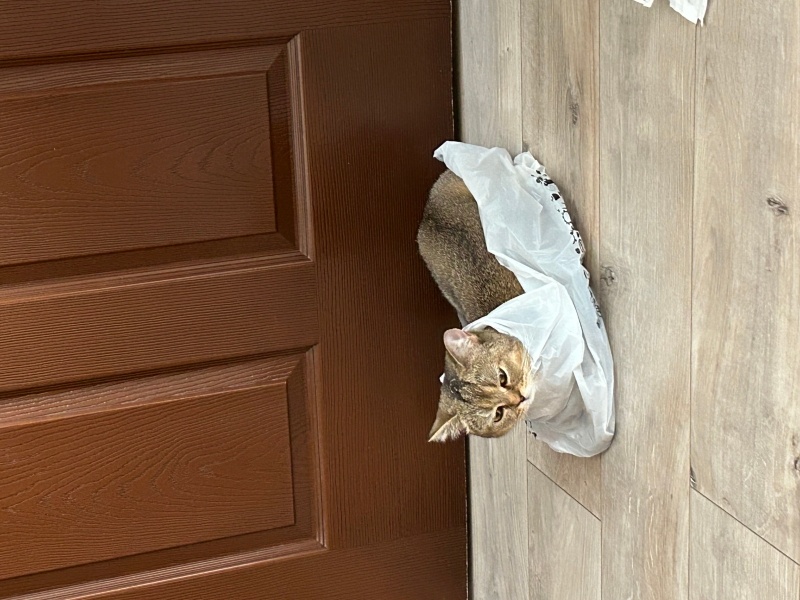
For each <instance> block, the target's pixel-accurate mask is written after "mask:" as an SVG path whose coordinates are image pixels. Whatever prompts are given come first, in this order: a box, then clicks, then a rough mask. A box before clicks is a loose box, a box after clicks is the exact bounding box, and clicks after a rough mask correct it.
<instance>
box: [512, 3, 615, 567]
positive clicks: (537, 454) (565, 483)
mask: <svg viewBox="0 0 800 600" xmlns="http://www.w3.org/2000/svg"><path fill="white" fill-rule="evenodd" d="M599 19H600V3H599V2H583V1H582V0H562V1H561V2H550V1H548V0H534V1H532V2H523V3H522V44H521V47H522V50H521V51H522V90H523V94H522V99H523V100H522V139H523V144H524V146H525V147H526V148H527V149H528V150H530V151H531V153H532V154H533V155H534V156H535V157H536V158H537V159H538V160H539V161H541V162H542V164H543V165H545V167H546V168H547V172H548V174H549V175H550V177H552V178H553V180H554V181H555V182H556V184H557V185H558V186H559V189H560V190H561V191H562V193H563V195H564V199H565V202H566V203H567V206H568V208H569V211H570V216H571V217H572V220H573V222H574V223H576V225H577V227H578V229H579V231H580V232H581V235H582V237H583V240H584V244H585V246H586V250H587V255H586V267H587V269H588V270H589V272H590V274H591V276H592V285H593V287H594V288H595V289H596V288H597V286H598V285H599V284H600V279H599V276H600V270H599V266H598V265H599V263H598V260H599V252H598V245H599V240H600V232H599V210H600V195H599V192H600V189H599V181H600V177H599V172H598V169H599V164H598V162H599V157H598V140H599V131H598V129H599V114H600V106H599V98H598V90H599V85H598V78H599V72H600V70H599V40H600V34H599V29H598V28H599ZM528 458H529V459H530V460H531V462H533V464H535V465H536V466H537V467H538V468H539V469H541V470H542V471H543V472H544V473H546V474H547V475H548V476H549V477H550V478H551V479H553V480H554V481H556V482H557V483H558V485H560V486H561V487H562V488H563V489H564V490H566V491H567V492H568V493H569V494H570V495H571V496H572V497H573V498H575V499H576V500H578V502H580V503H581V504H583V505H584V506H585V507H586V508H588V509H589V510H590V511H591V512H592V513H593V514H594V515H595V516H599V515H600V509H601V505H602V493H601V492H602V486H601V477H600V460H601V459H600V457H599V456H598V457H595V458H592V459H588V460H587V459H585V458H576V457H574V456H570V455H568V454H561V453H558V452H553V451H552V450H550V449H549V447H548V446H547V445H546V444H543V443H541V442H537V441H536V440H535V439H534V438H533V437H530V438H529V440H528ZM554 567H555V565H554Z"/></svg>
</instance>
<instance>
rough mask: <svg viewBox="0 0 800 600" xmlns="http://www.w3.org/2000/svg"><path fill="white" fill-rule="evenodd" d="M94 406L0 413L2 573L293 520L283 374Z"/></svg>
mask: <svg viewBox="0 0 800 600" xmlns="http://www.w3.org/2000/svg"><path fill="white" fill-rule="evenodd" d="M95 409H96V410H95V412H93V413H87V412H86V411H80V413H79V414H72V413H71V411H66V413H62V414H61V415H60V416H59V417H58V418H51V419H50V420H47V421H43V422H42V421H40V422H38V423H33V424H31V423H29V424H27V425H22V424H20V423H19V422H17V421H15V420H4V421H3V422H0V472H2V477H0V530H2V532H3V543H2V545H1V546H0V579H7V578H9V577H15V576H19V575H24V574H26V573H32V572H36V571H45V570H48V569H54V568H61V567H65V566H71V565H74V564H80V563H87V562H94V561H98V560H103V559H107V558H113V557H117V556H124V555H130V554H136V553H138V552H146V551H152V550H157V549H160V548H165V547H169V546H178V545H184V544H191V543H196V542H199V541H205V540H209V539H215V538H220V537H229V536H233V535H240V534H243V533H249V532H251V531H259V530H263V529H271V528H275V527H280V526H286V525H290V524H292V523H293V521H294V511H293V497H292V474H291V465H290V461H289V451H290V448H289V428H288V412H287V402H286V392H285V385H281V384H273V385H271V386H261V387H255V388H252V389H249V390H244V391H239V392H231V393H221V394H211V395H206V396H198V397H195V398H184V399H182V400H172V401H166V402H165V401H163V400H162V399H161V398H159V397H158V396H157V395H156V396H151V397H150V398H148V399H147V400H146V401H143V400H141V399H140V400H139V401H138V402H137V404H136V406H132V407H126V408H121V407H116V408H113V409H107V408H103V407H101V406H97V407H95ZM19 556H24V557H25V559H24V561H22V560H18V557H19Z"/></svg>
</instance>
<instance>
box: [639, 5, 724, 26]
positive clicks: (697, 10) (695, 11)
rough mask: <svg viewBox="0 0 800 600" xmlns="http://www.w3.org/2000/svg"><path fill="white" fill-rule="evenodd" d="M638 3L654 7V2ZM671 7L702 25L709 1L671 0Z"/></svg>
mask: <svg viewBox="0 0 800 600" xmlns="http://www.w3.org/2000/svg"><path fill="white" fill-rule="evenodd" d="M636 2H638V3H639V4H644V5H645V6H646V7H648V8H650V7H651V6H653V0H636ZM669 5H670V6H671V7H672V8H673V9H674V10H677V11H678V12H679V13H680V14H681V15H682V16H683V17H685V18H687V19H689V20H690V21H691V22H692V23H694V24H695V25H697V22H698V21H699V22H700V25H702V24H703V18H704V17H705V16H706V9H707V8H708V0H669Z"/></svg>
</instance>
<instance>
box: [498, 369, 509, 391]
mask: <svg viewBox="0 0 800 600" xmlns="http://www.w3.org/2000/svg"><path fill="white" fill-rule="evenodd" d="M499 371H500V372H499V377H500V387H506V386H507V385H508V375H507V374H506V372H505V371H503V369H500V370H499Z"/></svg>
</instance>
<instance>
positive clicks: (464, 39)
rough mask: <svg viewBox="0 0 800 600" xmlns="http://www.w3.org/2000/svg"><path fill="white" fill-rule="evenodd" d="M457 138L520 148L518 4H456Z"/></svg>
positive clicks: (471, 0) (473, 0) (506, 0)
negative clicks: (458, 134) (457, 65)
mask: <svg viewBox="0 0 800 600" xmlns="http://www.w3.org/2000/svg"><path fill="white" fill-rule="evenodd" d="M457 6H458V15H457V19H458V35H459V44H458V64H459V71H460V72H459V86H460V87H459V91H458V99H459V112H460V127H459V128H460V137H461V139H462V140H463V141H465V142H469V143H471V144H480V145H482V146H487V147H493V146H499V147H501V148H506V149H507V150H508V151H509V152H511V154H512V155H513V154H516V153H517V152H520V151H521V150H522V137H521V135H522V134H521V127H522V119H521V113H520V111H521V108H522V97H521V88H520V83H521V74H520V3H519V2H515V1H512V0H498V1H495V2H484V1H483V0H464V1H463V2H458V3H457Z"/></svg>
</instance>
